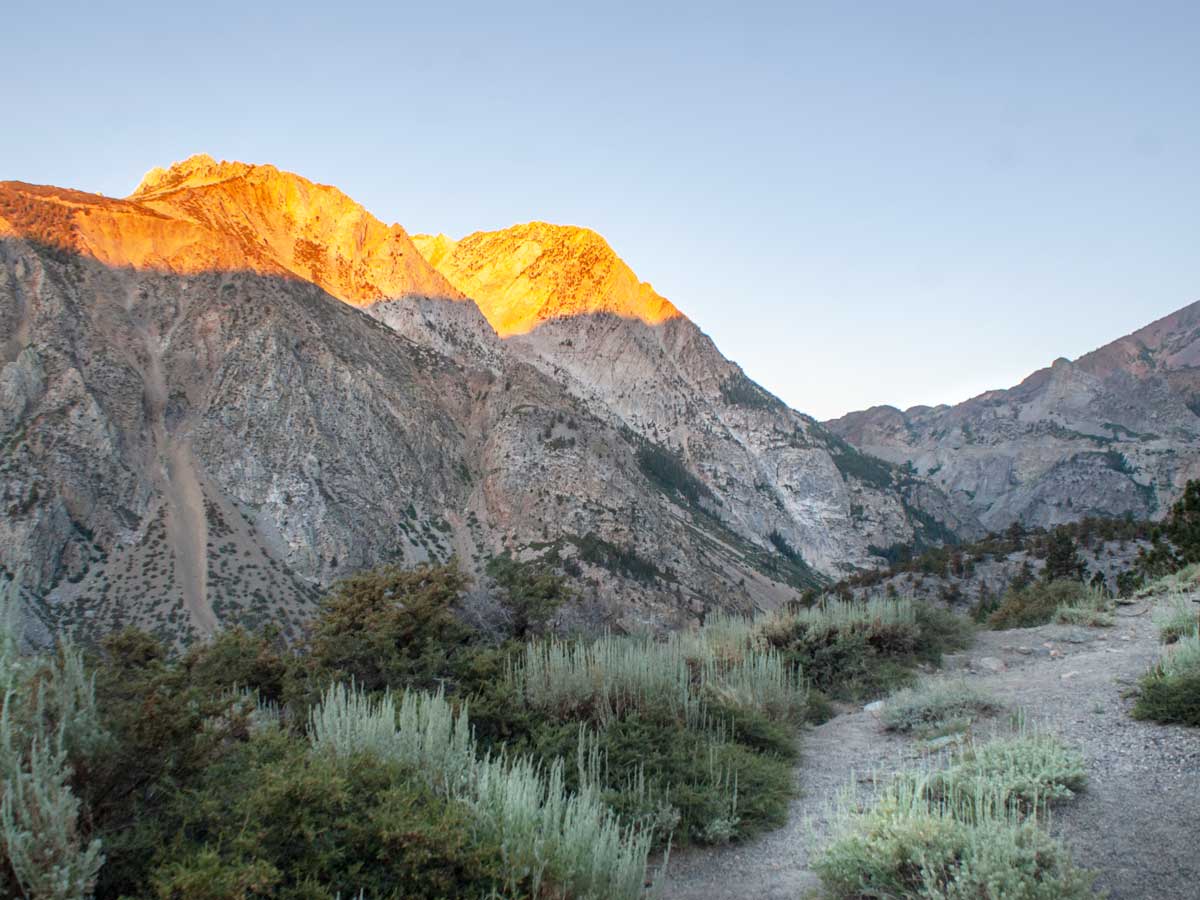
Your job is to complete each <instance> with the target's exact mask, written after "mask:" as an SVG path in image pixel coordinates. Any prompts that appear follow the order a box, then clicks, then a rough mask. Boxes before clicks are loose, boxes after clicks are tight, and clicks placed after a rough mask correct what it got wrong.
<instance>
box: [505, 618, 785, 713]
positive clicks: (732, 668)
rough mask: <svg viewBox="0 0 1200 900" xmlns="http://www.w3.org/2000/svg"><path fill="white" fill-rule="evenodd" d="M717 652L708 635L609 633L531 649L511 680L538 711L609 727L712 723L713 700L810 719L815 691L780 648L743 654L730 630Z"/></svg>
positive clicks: (744, 648) (721, 636)
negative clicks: (659, 717) (650, 715)
mask: <svg viewBox="0 0 1200 900" xmlns="http://www.w3.org/2000/svg"><path fill="white" fill-rule="evenodd" d="M717 634H718V635H719V638H718V640H717V641H716V644H715V646H714V645H713V644H709V643H708V642H707V640H706V639H705V637H704V635H703V634H702V635H701V636H700V637H699V638H698V637H697V636H695V635H684V636H679V635H673V636H671V637H669V638H668V639H667V640H665V641H662V642H655V641H652V640H650V639H648V638H643V637H617V636H614V635H606V636H604V637H602V638H600V639H598V640H596V641H592V642H584V641H575V642H563V641H549V642H543V643H533V644H529V645H527V646H526V648H525V652H524V655H523V656H522V657H521V658H520V659H519V660H518V661H517V662H516V663H515V664H511V665H510V667H509V669H508V673H507V677H508V679H509V682H510V683H511V684H512V685H513V686H514V688H515V689H516V691H517V693H518V694H519V695H520V696H521V697H522V698H523V699H524V700H525V702H526V703H528V704H529V705H530V706H531V707H533V708H534V709H538V710H540V711H543V712H545V713H548V714H550V715H551V716H554V717H556V718H561V719H572V718H582V719H587V720H590V721H594V722H596V723H598V724H600V725H601V726H603V725H606V724H608V723H609V722H611V721H612V720H614V719H618V718H621V717H623V716H625V715H626V714H628V713H630V712H632V711H641V710H650V709H654V710H665V711H667V712H669V713H671V714H674V715H677V716H679V718H680V719H681V720H682V721H684V722H685V723H686V724H687V725H688V727H691V728H701V727H705V725H706V724H708V723H709V722H710V717H709V716H708V712H707V711H708V707H709V705H710V702H711V701H718V702H721V703H729V704H734V705H738V706H743V707H746V708H750V709H755V710H758V711H760V712H763V713H765V714H766V715H767V716H768V717H770V718H772V719H775V720H777V721H780V720H785V719H789V718H799V717H800V716H801V715H802V714H803V710H804V706H805V702H806V698H807V691H806V689H805V687H804V683H803V680H802V677H801V673H800V672H798V671H797V670H796V669H795V667H793V666H789V665H788V664H787V663H786V662H785V661H784V659H783V658H782V657H781V656H780V655H779V654H778V653H776V652H774V651H772V650H760V649H756V648H752V647H749V646H743V645H742V641H741V639H740V638H739V639H738V640H737V642H736V645H737V651H738V652H736V653H732V652H730V651H731V649H733V646H734V645H733V644H731V642H730V641H729V640H728V636H729V634H730V631H729V630H725V629H722V630H721V631H719V632H717Z"/></svg>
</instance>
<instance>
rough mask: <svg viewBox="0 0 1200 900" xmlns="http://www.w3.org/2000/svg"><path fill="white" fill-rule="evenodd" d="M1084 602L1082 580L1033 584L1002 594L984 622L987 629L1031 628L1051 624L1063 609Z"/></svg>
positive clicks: (1085, 589)
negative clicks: (986, 624)
mask: <svg viewBox="0 0 1200 900" xmlns="http://www.w3.org/2000/svg"><path fill="white" fill-rule="evenodd" d="M1087 602H1089V591H1088V588H1087V587H1086V586H1085V585H1084V584H1083V582H1081V581H1071V580H1065V579H1060V580H1057V581H1050V582H1034V583H1032V584H1029V585H1027V586H1026V587H1024V588H1021V589H1020V590H1015V591H1009V592H1008V593H1007V594H1005V595H1004V599H1003V600H1002V601H1001V603H1000V606H999V608H997V609H996V611H995V612H993V613H992V614H991V615H990V616H988V620H987V623H988V627H989V628H994V629H997V630H1004V629H1007V628H1033V627H1034V626H1037V625H1046V624H1048V623H1050V622H1053V621H1054V620H1055V617H1056V616H1058V614H1059V610H1060V609H1062V608H1064V607H1066V608H1071V607H1079V606H1081V605H1082V604H1085V603H1087Z"/></svg>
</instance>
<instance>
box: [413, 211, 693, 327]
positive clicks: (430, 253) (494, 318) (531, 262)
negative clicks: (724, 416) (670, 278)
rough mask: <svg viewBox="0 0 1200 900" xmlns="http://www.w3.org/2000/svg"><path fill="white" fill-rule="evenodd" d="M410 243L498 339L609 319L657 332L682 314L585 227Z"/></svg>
mask: <svg viewBox="0 0 1200 900" xmlns="http://www.w3.org/2000/svg"><path fill="white" fill-rule="evenodd" d="M413 243H414V244H415V245H416V247H417V249H418V250H420V251H421V253H422V254H423V255H424V256H425V258H426V259H427V260H428V261H429V263H430V264H431V265H432V266H434V268H436V269H437V270H438V271H439V272H441V273H442V274H443V275H445V276H446V278H447V280H449V282H450V283H451V284H452V285H454V286H455V287H456V288H458V290H460V291H462V292H463V293H464V294H466V295H467V296H468V297H470V298H471V299H473V300H474V301H475V303H476V304H477V305H478V306H479V308H480V310H482V312H483V314H484V316H486V317H487V320H488V322H490V323H491V325H492V327H493V328H494V329H495V330H496V333H497V334H499V335H500V336H501V337H509V336H511V335H517V334H526V333H528V332H530V331H532V330H533V329H534V328H536V327H537V326H538V325H540V324H542V323H543V322H546V321H549V320H551V319H559V318H570V317H572V316H583V315H593V314H597V313H610V314H612V315H616V316H620V317H622V318H627V319H636V320H638V321H641V322H644V323H645V324H647V325H660V324H662V323H663V322H666V321H668V320H670V319H675V318H679V317H680V316H681V315H682V314H681V313H680V312H679V310H678V309H676V308H675V306H674V305H673V304H672V303H671V302H670V301H669V300H667V299H666V298H664V297H661V296H659V294H657V293H656V292H655V290H654V288H652V287H651V286H650V285H649V284H647V283H646V282H643V281H639V280H638V278H637V276H636V275H635V274H634V273H633V270H632V269H630V268H629V266H627V265H626V264H625V262H624V261H623V260H622V259H621V258H620V257H619V256H617V254H616V253H615V252H614V251H613V249H612V247H610V246H609V244H608V242H607V241H606V240H604V238H603V237H601V236H600V235H598V234H597V233H596V232H594V231H592V230H591V229H589V228H579V227H576V226H573V225H551V224H549V223H546V222H529V223H527V224H525V225H514V226H513V227H511V228H505V229H502V230H500V231H487V232H483V231H481V232H476V233H475V234H471V235H468V236H467V237H465V238H463V239H462V240H460V241H454V240H452V239H450V238H448V237H446V236H445V235H443V234H439V235H425V234H418V235H414V236H413Z"/></svg>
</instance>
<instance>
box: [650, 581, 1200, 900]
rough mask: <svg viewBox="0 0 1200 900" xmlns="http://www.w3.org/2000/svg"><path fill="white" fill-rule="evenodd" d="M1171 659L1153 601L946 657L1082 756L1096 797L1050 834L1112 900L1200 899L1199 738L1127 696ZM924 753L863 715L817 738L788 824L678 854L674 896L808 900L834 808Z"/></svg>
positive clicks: (988, 639) (996, 638)
mask: <svg viewBox="0 0 1200 900" xmlns="http://www.w3.org/2000/svg"><path fill="white" fill-rule="evenodd" d="M1046 644H1051V645H1052V646H1051V647H1047V646H1046ZM1159 650H1160V645H1159V643H1158V635H1157V631H1156V629H1155V628H1154V626H1153V623H1152V622H1151V621H1150V615H1149V605H1148V604H1146V603H1142V604H1139V605H1137V606H1133V607H1121V608H1119V610H1118V617H1117V626H1116V627H1115V628H1107V629H1088V628H1077V627H1073V626H1061V625H1047V626H1043V627H1040V628H1031V629H1018V630H1014V631H1001V632H983V633H981V634H980V636H979V638H978V639H977V640H976V643H975V645H974V646H973V647H972V648H971V650H970V651H968V652H966V653H962V654H956V655H955V656H954V657H951V658H949V659H947V668H950V669H954V670H958V671H956V672H955V674H956V675H961V676H962V677H963V678H965V679H966V680H967V681H969V682H971V683H973V684H976V685H978V686H979V687H982V688H984V689H986V690H989V691H991V692H992V693H993V694H995V695H996V696H997V697H998V698H999V699H1000V700H1001V701H1003V702H1004V703H1005V704H1006V705H1007V706H1008V707H1009V708H1010V709H1013V710H1015V709H1018V708H1019V709H1023V710H1025V712H1026V715H1027V719H1028V721H1029V722H1030V723H1032V724H1035V725H1036V726H1037V727H1039V728H1041V729H1043V730H1045V731H1048V732H1051V733H1053V734H1057V735H1059V736H1060V737H1061V738H1062V739H1063V740H1065V741H1066V742H1067V743H1069V744H1071V745H1073V746H1075V747H1077V748H1078V749H1079V750H1080V751H1081V752H1082V753H1083V754H1084V756H1085V757H1086V759H1087V760H1088V766H1089V782H1088V787H1087V788H1086V789H1085V790H1084V791H1083V792H1082V793H1081V794H1080V795H1079V796H1077V797H1076V798H1075V799H1073V800H1070V801H1067V802H1065V803H1062V804H1060V805H1059V806H1057V807H1056V809H1055V813H1054V816H1053V819H1052V822H1051V829H1052V830H1053V831H1054V832H1055V833H1056V834H1058V835H1059V836H1060V837H1061V838H1062V839H1063V840H1065V841H1066V842H1067V844H1068V845H1069V846H1070V848H1071V850H1072V852H1073V854H1074V858H1075V860H1076V861H1077V862H1078V863H1079V864H1080V865H1082V866H1086V867H1087V868H1090V869H1092V870H1094V871H1096V872H1097V873H1098V874H1099V879H1098V882H1097V883H1098V886H1099V887H1101V888H1104V889H1107V890H1108V891H1109V896H1110V897H1112V898H1113V900H1196V898H1197V897H1200V887H1198V885H1200V854H1198V853H1197V852H1196V848H1197V845H1200V804H1198V801H1200V729H1195V728H1190V729H1189V728H1184V727H1181V726H1163V725H1155V724H1151V723H1145V722H1138V721H1136V720H1134V719H1132V718H1130V717H1129V709H1130V707H1131V706H1132V700H1131V699H1129V698H1128V697H1125V696H1122V695H1123V694H1127V693H1128V692H1129V688H1130V687H1131V686H1132V685H1134V684H1136V681H1137V679H1138V677H1139V676H1140V675H1141V674H1142V673H1143V672H1144V671H1145V670H1146V669H1147V668H1148V667H1149V666H1150V665H1151V663H1152V662H1153V661H1154V660H1155V659H1157V658H1158V656H1159ZM1052 653H1053V654H1054V655H1051V654H1052ZM1001 665H1002V666H1003V668H1000V666H1001ZM997 668H999V671H992V669H997ZM1008 719H1009V717H1008V716H1006V715H1001V716H997V717H996V718H994V719H992V720H990V721H988V722H986V723H982V724H981V725H980V726H979V727H978V728H977V729H976V730H977V733H984V734H986V733H987V732H988V731H1004V730H1006V729H1007V728H1008V727H1009V723H1008ZM923 746H924V745H923V743H922V742H920V741H917V740H915V739H908V738H899V737H895V736H892V735H889V734H887V733H885V732H883V731H882V730H881V729H880V726H879V724H878V722H877V720H876V718H875V716H874V715H872V714H871V713H867V712H864V711H861V710H859V711H855V712H851V713H847V714H843V715H840V716H838V717H837V718H835V719H833V720H831V721H829V722H826V723H825V724H824V725H822V726H820V727H818V728H815V729H813V730H812V731H810V732H809V733H808V734H807V735H805V737H804V742H803V747H804V757H803V761H802V762H801V765H800V767H799V769H798V770H797V778H798V780H799V784H800V790H801V794H802V795H801V797H800V798H799V799H798V800H797V801H796V802H795V803H794V804H793V806H792V809H791V815H790V818H789V822H788V824H787V825H786V826H785V827H784V828H782V829H780V830H778V831H775V832H772V833H771V834H768V835H765V836H763V837H761V838H760V839H758V840H756V841H753V842H750V843H748V844H744V845H740V846H734V847H727V848H722V849H719V850H696V851H688V852H684V853H676V854H674V855H673V857H672V859H671V865H670V871H669V874H668V878H667V885H666V890H665V892H664V896H665V897H666V898H667V900H734V898H738V900H740V898H746V897H752V898H754V900H783V898H799V897H804V896H805V895H806V894H808V893H810V892H812V891H814V890H815V889H816V888H817V887H818V886H819V882H818V881H817V879H816V876H815V875H813V873H812V872H811V871H810V870H809V869H808V868H807V862H808V857H809V853H810V850H811V849H812V848H814V846H816V845H819V842H820V839H821V835H822V834H823V832H824V830H825V827H826V822H825V818H824V816H823V815H822V810H823V808H824V807H825V805H826V803H827V802H828V800H829V799H830V798H832V797H833V796H835V795H836V793H837V792H838V791H839V790H840V789H842V788H843V786H844V785H846V784H847V783H848V782H849V781H850V780H851V778H852V777H853V775H854V774H855V773H858V774H860V775H862V774H866V773H870V772H876V771H881V770H883V771H888V770H892V769H896V768H900V767H901V766H904V765H908V764H911V763H912V762H914V761H915V760H916V759H918V758H919V757H920V756H921V754H922V752H923V749H922V748H923ZM806 817H807V818H808V819H810V820H811V828H810V827H809V825H807V824H806Z"/></svg>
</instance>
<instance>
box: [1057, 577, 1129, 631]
mask: <svg viewBox="0 0 1200 900" xmlns="http://www.w3.org/2000/svg"><path fill="white" fill-rule="evenodd" d="M1113 606H1114V604H1113V601H1112V598H1111V597H1109V596H1108V594H1106V593H1105V592H1104V590H1103V589H1101V588H1099V587H1095V586H1090V585H1089V586H1086V587H1085V588H1084V590H1083V591H1082V592H1081V593H1080V594H1079V595H1078V596H1077V597H1076V599H1075V600H1074V601H1073V602H1069V603H1063V604H1060V605H1059V607H1058V609H1056V610H1055V611H1054V621H1055V622H1058V623H1059V624H1061V625H1084V626H1087V627H1089V628H1110V627H1112V626H1113V625H1114V624H1115V623H1116V619H1114V618H1113Z"/></svg>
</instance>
